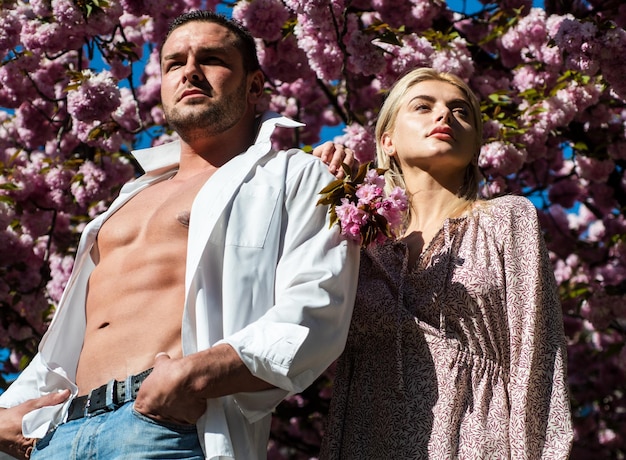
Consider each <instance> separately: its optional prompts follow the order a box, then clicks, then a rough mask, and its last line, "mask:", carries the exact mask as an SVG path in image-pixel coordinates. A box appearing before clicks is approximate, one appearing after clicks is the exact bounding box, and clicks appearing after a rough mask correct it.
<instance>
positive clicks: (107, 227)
mask: <svg viewBox="0 0 626 460" xmlns="http://www.w3.org/2000/svg"><path fill="white" fill-rule="evenodd" d="M203 183H204V182H203V181H197V180H196V181H190V182H188V183H181V182H176V181H164V182H161V183H159V184H155V185H153V186H150V187H148V188H146V189H144V190H142V191H141V192H139V193H138V194H137V195H135V196H134V197H132V198H131V199H130V200H129V201H127V202H126V203H125V204H124V205H123V206H122V207H120V208H119V209H118V210H117V211H115V212H114V213H113V214H112V215H111V216H110V217H109V218H108V219H107V220H106V221H105V222H104V224H103V225H102V227H101V228H100V231H99V232H98V247H99V250H100V252H101V253H102V251H106V250H114V249H120V248H123V247H125V246H130V245H133V244H172V243H175V242H176V241H177V240H180V241H182V240H186V238H187V230H188V227H189V218H190V211H191V206H192V204H193V200H194V199H195V196H196V194H197V193H198V190H199V189H200V187H201V186H202V184H203Z"/></svg>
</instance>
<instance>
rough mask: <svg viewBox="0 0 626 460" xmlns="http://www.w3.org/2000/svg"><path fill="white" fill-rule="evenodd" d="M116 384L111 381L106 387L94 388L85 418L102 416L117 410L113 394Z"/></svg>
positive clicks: (88, 400)
mask: <svg viewBox="0 0 626 460" xmlns="http://www.w3.org/2000/svg"><path fill="white" fill-rule="evenodd" d="M116 383H117V382H116V381H115V380H110V381H109V382H107V384H106V385H102V386H100V387H98V388H94V389H93V390H91V391H90V392H89V397H88V398H87V405H86V406H85V416H94V415H100V414H102V413H104V412H110V411H112V410H114V409H115V407H116V402H115V401H114V400H113V394H114V390H115V385H116Z"/></svg>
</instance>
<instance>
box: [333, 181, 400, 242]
mask: <svg viewBox="0 0 626 460" xmlns="http://www.w3.org/2000/svg"><path fill="white" fill-rule="evenodd" d="M407 207H408V200H407V197H406V194H405V193H404V190H403V189H401V188H400V187H395V188H394V189H393V190H391V192H390V193H389V194H388V195H387V193H386V192H385V177H384V175H382V174H380V173H379V172H378V171H377V170H376V169H370V170H369V171H368V172H367V173H366V175H365V177H364V179H363V182H361V183H359V184H358V185H357V186H356V190H355V192H354V195H352V196H349V197H344V198H341V204H339V205H337V206H335V208H334V210H335V212H336V213H337V217H338V219H339V226H340V228H341V234H342V235H344V236H346V237H347V238H348V239H350V240H352V241H356V242H358V243H359V244H362V245H364V246H369V245H376V244H382V243H384V242H385V241H386V240H387V239H389V238H395V236H396V234H397V231H398V230H399V229H401V227H402V224H403V223H404V216H405V214H404V213H405V211H406V210H407ZM381 218H382V219H381Z"/></svg>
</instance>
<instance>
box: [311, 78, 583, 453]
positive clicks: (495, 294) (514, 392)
mask: <svg viewBox="0 0 626 460" xmlns="http://www.w3.org/2000/svg"><path fill="white" fill-rule="evenodd" d="M481 139H482V126H481V113H480V105H479V103H478V101H477V99H476V97H475V95H474V94H473V93H472V91H471V90H470V89H469V87H468V86H467V85H466V84H465V83H464V82H463V81H462V80H460V79H459V78H457V77H455V76H453V75H449V74H441V73H437V72H435V71H433V70H432V69H417V70H414V71H412V72H410V73H409V74H407V75H406V76H404V77H403V78H401V79H400V80H399V81H398V82H397V83H396V85H395V86H394V87H393V89H392V90H391V91H390V93H389V94H388V96H387V99H386V101H385V103H384V105H383V107H382V109H381V112H380V115H379V120H378V123H377V126H376V147H377V155H378V166H379V167H383V168H388V172H387V185H388V186H390V187H392V186H395V185H400V186H402V187H403V188H405V190H406V192H407V195H408V196H409V199H410V213H409V217H408V221H407V227H406V232H405V234H404V236H403V238H401V239H400V240H399V241H395V242H388V243H385V244H383V245H381V246H377V247H374V248H370V249H368V250H364V251H362V257H361V268H360V278H359V286H358V292H357V299H356V304H355V310H354V314H353V318H352V324H351V329H350V333H349V337H348V343H347V346H346V349H345V352H344V353H343V355H342V356H341V358H340V360H339V362H338V366H337V374H336V380H335V385H334V390H333V391H334V394H333V399H332V403H331V412H330V415H329V420H328V424H327V428H326V435H325V440H324V443H323V447H322V452H321V458H322V459H368V460H371V459H391V458H393V459H402V460H405V459H422V458H431V459H446V460H448V459H451V458H460V459H485V458H494V459H506V458H513V459H524V458H529V459H537V458H549V459H551V460H552V459H559V458H567V456H568V453H569V449H570V445H571V441H572V429H571V417H570V408H569V399H568V391H567V382H566V369H565V362H566V359H565V353H566V351H565V337H564V333H563V323H562V318H561V308H560V304H559V299H558V295H557V291H556V284H555V280H554V276H553V272H552V268H551V265H550V261H549V259H548V254H547V251H546V248H545V244H544V242H543V239H542V235H541V232H540V228H539V225H538V222H537V215H536V210H535V208H534V207H533V205H532V204H531V203H530V202H529V201H528V200H527V199H526V198H523V197H518V196H505V197H500V198H496V199H493V200H489V201H484V200H478V199H477V198H476V197H477V190H478V182H479V173H478V169H477V160H478V154H479V150H480V145H481Z"/></svg>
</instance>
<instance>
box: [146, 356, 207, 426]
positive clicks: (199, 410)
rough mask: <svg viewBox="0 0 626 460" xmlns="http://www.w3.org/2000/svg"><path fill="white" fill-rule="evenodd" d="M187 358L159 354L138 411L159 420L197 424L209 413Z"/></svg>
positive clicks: (147, 379) (147, 378)
mask: <svg viewBox="0 0 626 460" xmlns="http://www.w3.org/2000/svg"><path fill="white" fill-rule="evenodd" d="M185 361H186V360H185V358H177V359H173V358H170V357H169V355H168V354H167V353H159V354H157V355H156V357H155V358H154V368H153V370H152V373H151V374H150V375H149V376H148V377H146V380H144V382H143V383H142V384H141V388H139V392H138V393H137V399H136V400H135V410H136V411H137V412H139V413H140V414H143V415H145V416H146V417H150V418H152V419H154V420H157V421H163V422H172V423H178V424H182V425H193V424H195V423H196V421H197V420H198V419H199V418H200V417H201V416H202V414H204V412H205V411H206V399H205V398H203V397H202V396H201V395H200V394H199V392H198V391H197V390H196V389H194V388H193V387H192V384H193V382H192V381H191V378H190V377H189V374H188V373H187V372H185V369H186V367H187V363H185Z"/></svg>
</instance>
